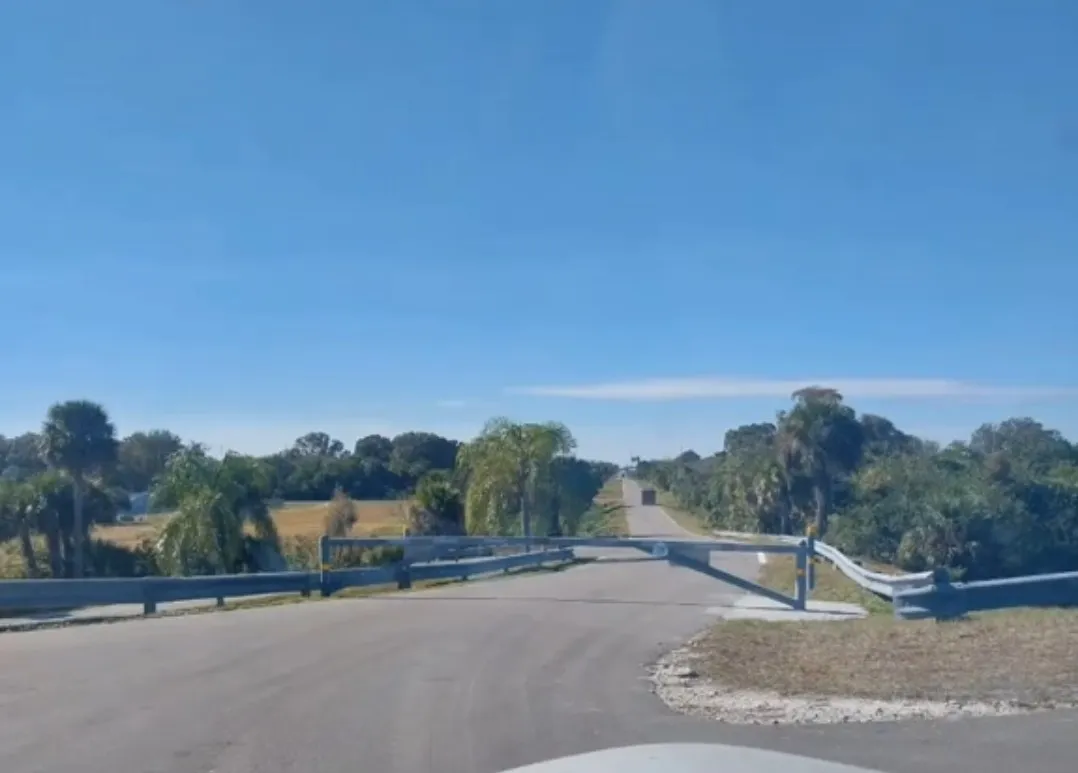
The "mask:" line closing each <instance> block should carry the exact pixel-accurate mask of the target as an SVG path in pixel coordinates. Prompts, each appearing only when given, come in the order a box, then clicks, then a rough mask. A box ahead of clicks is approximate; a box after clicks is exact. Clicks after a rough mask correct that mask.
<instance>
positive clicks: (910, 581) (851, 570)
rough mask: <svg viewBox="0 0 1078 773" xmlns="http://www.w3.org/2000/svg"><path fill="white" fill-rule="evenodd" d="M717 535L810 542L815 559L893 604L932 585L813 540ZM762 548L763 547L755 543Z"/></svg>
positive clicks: (925, 576) (927, 576)
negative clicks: (873, 568)
mask: <svg viewBox="0 0 1078 773" xmlns="http://www.w3.org/2000/svg"><path fill="white" fill-rule="evenodd" d="M714 533H715V534H716V535H718V536H721V537H726V538H729V539H744V540H760V539H767V540H770V541H773V542H778V543H780V544H790V545H794V544H797V543H799V542H801V541H802V540H806V539H807V541H808V545H809V549H810V551H811V552H812V554H813V555H814V556H819V557H820V558H823V559H824V560H826V561H828V562H829V563H830V564H831V565H832V566H833V567H835V568H836V569H838V570H839V571H840V572H842V573H843V574H844V575H846V577H848V578H849V579H850V580H852V581H853V582H854V583H855V584H857V585H859V586H861V587H862V588H864V589H865V590H867V591H869V592H871V593H875V594H876V595H877V596H882V597H883V598H885V599H887V600H888V601H892V600H893V599H894V597H895V595H896V594H899V593H903V592H905V591H907V590H910V589H913V588H923V587H927V586H930V585H932V583H933V573H932V572H917V573H915V574H885V573H883V572H873V571H869V570H868V569H865V568H864V567H863V566H861V565H860V564H859V563H857V562H856V561H854V560H853V559H852V558H850V557H849V556H847V555H846V554H845V553H843V552H842V551H841V550H839V549H838V548H836V547H832V546H831V545H828V544H827V543H826V542H821V541H820V540H817V539H813V538H812V537H808V538H806V537H792V536H789V535H784V534H754V533H750V532H734V531H716V532H714ZM752 544H759V543H752Z"/></svg>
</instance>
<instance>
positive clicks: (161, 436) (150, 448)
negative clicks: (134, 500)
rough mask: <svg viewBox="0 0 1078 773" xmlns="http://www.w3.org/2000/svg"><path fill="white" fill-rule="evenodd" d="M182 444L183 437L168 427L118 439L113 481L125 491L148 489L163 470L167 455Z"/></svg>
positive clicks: (167, 458)
mask: <svg viewBox="0 0 1078 773" xmlns="http://www.w3.org/2000/svg"><path fill="white" fill-rule="evenodd" d="M181 448H183V441H182V440H181V439H180V438H179V436H178V435H175V434H173V433H172V432H169V431H168V430H163V429H154V430H150V431H149V432H135V433H134V434H131V435H128V436H127V437H125V438H124V439H123V440H121V441H120V445H119V448H118V454H117V463H116V470H115V474H114V475H113V476H112V477H113V479H114V482H115V483H116V485H118V486H120V487H121V488H123V489H124V490H125V491H127V492H131V493H133V492H143V491H149V490H150V486H151V485H152V484H153V480H154V478H156V477H157V476H158V475H160V474H161V473H163V472H164V471H165V465H166V464H167V463H168V460H169V457H170V456H172V455H173V454H174V453H176V452H178V451H179V450H180V449H181Z"/></svg>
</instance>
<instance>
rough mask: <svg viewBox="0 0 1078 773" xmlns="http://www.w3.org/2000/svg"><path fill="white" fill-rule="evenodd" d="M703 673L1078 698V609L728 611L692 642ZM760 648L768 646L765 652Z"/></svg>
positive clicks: (868, 693)
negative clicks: (799, 614) (785, 615)
mask: <svg viewBox="0 0 1078 773" xmlns="http://www.w3.org/2000/svg"><path fill="white" fill-rule="evenodd" d="M692 650H693V653H694V656H695V657H694V658H693V663H694V667H695V669H696V671H697V672H698V673H699V674H700V675H701V676H703V677H705V678H707V679H709V680H712V681H713V682H715V683H716V684H719V685H722V686H723V687H726V688H734V689H750V690H769V691H774V692H776V693H778V694H780V695H783V696H806V695H807V696H840V697H844V698H877V699H884V700H896V699H910V700H935V701H986V702H990V703H991V702H995V701H1004V702H1007V703H1017V704H1020V705H1027V706H1047V707H1050V706H1055V705H1074V704H1078V610H1073V609H1067V610H1039V609H1022V610H1012V611H1006V612H990V613H984V614H978V615H974V616H971V617H970V618H969V619H967V620H961V621H956V622H948V623H936V622H934V621H930V620H924V621H905V620H896V619H894V618H893V617H890V616H888V615H874V616H870V617H867V618H864V619H860V620H851V621H848V622H836V623H819V622H783V623H774V622H764V621H759V620H729V621H725V622H723V623H721V624H719V625H716V626H713V627H712V628H711V629H710V630H709V631H708V632H707V633H706V634H705V635H703V636H702V637H700V638H698V639H696V640H695V641H694V642H693V644H692ZM760 653H767V655H766V657H760Z"/></svg>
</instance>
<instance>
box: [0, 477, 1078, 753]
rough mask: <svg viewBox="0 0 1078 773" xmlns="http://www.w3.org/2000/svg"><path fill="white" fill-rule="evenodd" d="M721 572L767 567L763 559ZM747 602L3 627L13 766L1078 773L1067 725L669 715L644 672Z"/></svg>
mask: <svg viewBox="0 0 1078 773" xmlns="http://www.w3.org/2000/svg"><path fill="white" fill-rule="evenodd" d="M630 486H631V484H630ZM637 501H638V500H637ZM629 523H630V528H631V530H632V531H633V533H635V534H649V535H670V536H684V533H683V532H682V531H681V530H680V529H679V528H678V527H677V526H676V525H675V524H674V523H673V522H672V521H670V520H669V518H667V517H666V515H665V514H664V513H663V512H662V510H661V509H660V508H657V507H633V508H631V510H630V512H629ZM720 565H721V566H722V567H723V568H724V569H727V570H728V571H733V572H737V573H740V574H743V575H746V576H751V575H752V573H754V572H755V571H756V559H755V557H754V556H753V555H752V554H738V555H733V556H730V557H723V558H722V559H721V564H720ZM737 595H738V592H737V591H734V590H733V589H732V588H728V587H727V586H724V585H722V584H721V583H719V582H717V581H715V580H712V579H710V578H707V577H704V576H702V575H699V574H696V573H694V572H692V571H691V570H688V569H683V568H676V567H670V566H667V565H666V564H665V563H660V562H655V563H626V564H618V563H610V564H607V563H597V564H591V565H588V566H584V567H580V568H574V569H570V570H567V571H564V572H559V573H555V574H543V575H530V576H521V577H516V578H510V579H498V580H491V581H480V582H475V583H473V584H468V585H462V586H454V587H447V588H442V589H438V590H433V591H425V592H421V593H412V594H404V595H395V596H384V597H380V598H367V599H354V600H339V601H325V602H315V603H308V604H298V605H289V606H282V607H269V608H262V609H250V610H238V611H230V612H223V613H216V614H206V615H196V616H192V617H178V618H161V619H149V620H137V621H131V622H123V623H116V624H111V625H101V626H86V627H78V628H66V629H55V630H43V631H35V632H29V633H10V634H3V635H0V770H2V771H4V773H31V772H32V773H60V772H61V771H63V772H64V773H67V772H68V771H80V773H117V771H139V773H142V772H144V771H145V772H147V773H148V772H150V771H152V773H196V772H197V773H207V772H208V771H214V773H278V772H280V773H344V772H345V771H347V773H364V772H365V771H371V772H372V773H494V771H498V770H501V769H503V768H507V767H511V766H514V765H521V764H525V763H528V762H534V761H538V760H541V759H546V758H549V757H554V756H560V755H564V754H571V753H575V752H582V751H589V750H593V749H601V748H606V747H610V746H616V745H624V744H632V743H648V742H661V741H679V740H693V741H721V742H727V743H738V744H746V745H755V746H763V747H769V748H776V749H781V750H784V751H791V752H795V753H801V754H808V755H811V756H817V757H823V758H828V759H834V760H841V761H845V762H851V763H854V764H860V765H864V766H868V767H876V768H879V769H881V770H885V771H892V772H893V773H944V771H946V772H947V773H953V772H955V771H963V772H964V771H967V770H977V771H978V772H979V773H1013V772H1014V771H1015V770H1029V771H1037V773H1074V756H1073V749H1074V746H1073V740H1072V739H1073V738H1075V737H1076V733H1078V714H1075V713H1060V714H1049V715H1042V716H1037V717H1028V718H1020V719H1002V720H1001V719H994V720H970V721H961V722H947V723H940V724H932V723H910V724H895V725H875V726H842V727H829V728H779V727H749V728H745V727H733V726H723V725H719V724H716V723H711V722H706V721H702V720H696V719H692V718H688V717H683V716H679V715H676V714H674V713H672V712H670V711H669V710H667V709H666V707H665V706H664V705H663V704H662V703H661V702H660V701H659V699H658V698H656V697H655V696H654V695H652V694H651V693H650V691H649V686H648V682H647V681H646V678H645V676H646V675H645V668H644V667H645V664H646V663H648V662H649V661H651V660H653V659H654V658H655V657H656V656H657V655H659V654H660V653H661V652H662V651H663V650H665V649H667V648H670V647H672V646H675V645H676V644H677V642H679V641H680V640H682V639H683V638H684V637H686V636H688V635H690V634H691V633H693V632H694V631H696V630H698V629H700V628H701V627H703V626H705V625H707V624H708V623H709V622H711V621H712V620H713V619H714V618H713V617H711V616H710V615H709V613H708V610H709V608H711V607H715V606H720V605H725V604H729V603H731V601H732V600H733V599H734V598H736V596H737ZM760 657H767V653H760Z"/></svg>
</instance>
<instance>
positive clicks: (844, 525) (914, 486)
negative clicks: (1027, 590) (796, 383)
mask: <svg viewBox="0 0 1078 773" xmlns="http://www.w3.org/2000/svg"><path fill="white" fill-rule="evenodd" d="M634 464H635V475H636V477H638V478H640V479H643V480H647V481H649V482H650V483H652V484H653V485H655V486H656V487H657V488H659V489H662V490H664V491H666V492H668V496H669V497H670V499H668V500H666V503H667V504H670V505H674V506H675V507H673V508H671V509H672V512H671V515H672V516H675V517H678V516H676V514H677V513H687V514H689V515H692V516H696V517H698V518H700V519H702V521H703V522H704V525H705V527H707V528H709V529H727V530H731V531H746V532H758V533H771V534H804V533H805V531H806V528H807V527H808V526H809V525H813V526H814V527H815V528H816V530H817V533H818V534H819V535H822V536H823V537H824V538H825V539H826V540H827V542H829V543H830V544H832V545H834V546H836V547H838V548H839V549H841V550H843V551H844V552H846V553H847V554H849V555H855V556H859V557H862V558H864V559H866V560H869V561H876V562H880V563H883V564H889V565H893V566H895V567H896V568H897V569H898V570H900V571H909V572H916V571H923V570H926V569H934V568H938V567H939V568H946V569H948V570H950V571H951V574H952V577H955V578H958V579H966V580H976V579H984V578H993V577H1008V576H1016V575H1022V574H1034V573H1043V572H1058V571H1069V570H1070V571H1073V570H1078V446H1075V445H1074V444H1072V443H1071V442H1069V441H1068V440H1067V439H1066V438H1064V437H1063V436H1062V435H1061V434H1060V433H1059V432H1056V431H1054V430H1051V429H1049V428H1046V427H1044V426H1043V425H1042V424H1040V423H1039V422H1037V421H1035V420H1034V419H1031V418H1013V419H1008V420H1006V421H1003V422H1001V423H999V424H985V425H983V426H982V427H980V428H979V429H977V430H976V431H975V432H974V433H973V434H972V436H971V437H970V438H969V440H968V441H967V442H954V443H951V444H949V445H947V446H942V447H941V446H940V445H939V444H937V443H934V442H931V441H927V440H922V439H919V438H917V437H914V436H912V435H909V434H907V433H905V432H903V431H901V430H900V429H899V428H898V427H896V426H895V425H894V424H893V423H892V422H891V421H889V420H888V419H886V418H884V417H882V416H876V415H873V414H860V415H858V414H857V413H856V412H855V411H854V409H853V408H851V407H850V406H848V405H847V404H846V403H845V401H844V400H843V398H842V395H841V394H839V393H838V392H836V391H835V390H833V389H827V388H823V387H811V388H806V389H802V390H800V391H798V392H796V393H795V394H794V395H793V406H792V407H791V408H790V409H788V410H785V411H781V412H780V413H779V414H778V416H777V418H776V420H775V421H774V422H767V421H765V422H760V423H756V424H748V425H745V426H742V427H738V428H736V429H732V430H730V431H728V432H727V433H726V435H725V437H724V439H723V448H722V450H721V451H718V452H717V453H714V454H712V455H711V456H707V457H701V456H700V455H699V454H697V453H696V452H694V451H686V452H685V453H683V454H681V455H680V456H678V457H677V458H676V459H660V460H642V459H635V460H634ZM683 517H687V516H683Z"/></svg>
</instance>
